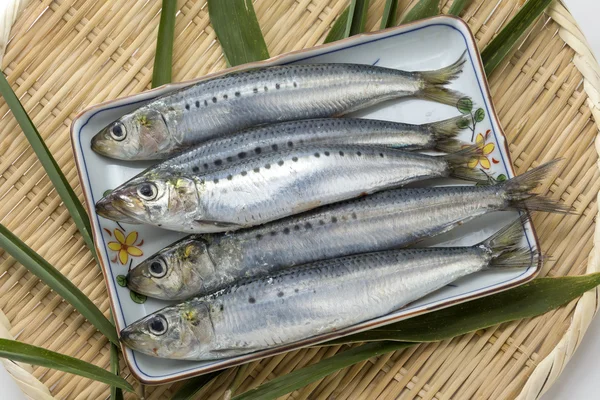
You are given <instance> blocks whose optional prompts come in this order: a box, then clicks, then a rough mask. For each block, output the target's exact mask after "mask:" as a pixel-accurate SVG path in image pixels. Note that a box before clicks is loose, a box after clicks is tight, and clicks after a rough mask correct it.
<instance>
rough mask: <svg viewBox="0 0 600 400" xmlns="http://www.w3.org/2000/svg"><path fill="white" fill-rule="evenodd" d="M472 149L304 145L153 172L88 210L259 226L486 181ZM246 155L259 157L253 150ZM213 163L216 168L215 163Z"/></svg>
mask: <svg viewBox="0 0 600 400" xmlns="http://www.w3.org/2000/svg"><path fill="white" fill-rule="evenodd" d="M477 152H478V148H477V147H476V146H473V147H469V148H467V149H465V150H461V151H460V152H457V153H452V154H448V155H445V156H438V157H435V156H430V155H424V154H418V153H409V152H405V151H400V150H396V149H390V148H384V147H378V146H350V145H325V144H323V145H310V146H305V147H299V148H296V147H292V148H286V149H282V150H278V151H273V152H270V153H267V154H254V156H252V157H244V158H242V159H240V160H238V161H236V162H232V163H228V164H225V165H223V166H222V168H220V169H216V170H212V171H208V172H206V173H202V172H200V173H198V174H196V175H194V176H189V175H173V174H159V176H157V177H147V178H146V179H145V180H144V181H143V182H141V183H138V182H136V183H135V184H132V185H128V186H123V187H120V188H119V189H115V190H113V191H112V192H111V193H110V194H109V195H107V196H106V197H104V198H103V199H101V200H100V201H99V202H98V203H97V204H96V211H97V212H98V214H99V215H102V216H106V217H109V215H108V214H107V213H105V212H104V210H105V209H106V208H110V209H111V210H112V209H116V210H118V211H120V212H122V213H123V214H125V215H127V216H128V217H130V218H133V219H135V220H137V221H139V222H144V223H149V224H153V225H156V226H159V227H163V228H166V229H172V230H176V231H180V232H190V233H205V232H223V231H230V230H236V229H240V228H245V227H250V226H254V225H260V224H263V223H265V222H269V221H273V220H275V219H279V218H283V217H286V216H289V215H292V214H298V213H301V212H303V211H307V210H310V209H313V208H316V207H318V206H321V205H326V204H330V203H334V202H337V201H342V200H346V199H350V198H353V197H358V196H361V195H366V194H369V193H373V192H376V191H380V190H383V189H386V188H391V187H397V186H402V185H405V184H407V183H410V182H414V181H418V180H423V179H429V178H439V177H448V176H453V177H458V178H464V179H468V180H474V181H477V180H484V181H486V180H487V177H486V176H485V175H484V174H483V173H482V172H481V171H478V170H474V169H471V168H468V167H467V166H466V162H467V161H468V160H470V159H472V158H473V157H474V156H475V155H477V154H478V153H477ZM254 153H261V150H260V148H257V149H256V151H255V152H254ZM214 164H215V165H217V166H220V165H222V164H224V162H223V160H220V159H219V160H216V161H215V162H214Z"/></svg>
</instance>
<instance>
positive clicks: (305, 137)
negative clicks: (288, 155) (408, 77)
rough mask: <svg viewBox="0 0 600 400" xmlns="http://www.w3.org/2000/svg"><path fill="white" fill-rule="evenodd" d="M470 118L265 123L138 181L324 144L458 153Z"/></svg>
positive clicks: (210, 143)
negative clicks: (413, 121) (415, 122)
mask: <svg viewBox="0 0 600 400" xmlns="http://www.w3.org/2000/svg"><path fill="white" fill-rule="evenodd" d="M470 119H471V116H470V115H461V116H458V117H454V118H450V119H446V120H442V121H438V122H432V123H428V124H423V125H411V124H403V123H400V122H392V121H380V120H373V119H363V118H319V119H308V120H300V121H289V122H281V123H278V124H272V125H264V126H259V127H254V128H249V129H246V130H244V131H241V132H238V133H236V134H233V135H230V136H224V137H222V138H216V139H212V140H209V141H207V142H204V143H201V144H199V145H196V146H194V147H192V148H191V149H189V150H187V151H185V152H183V153H181V154H178V155H176V156H174V157H172V158H169V159H167V160H165V161H162V162H160V163H158V164H156V165H153V166H152V167H150V168H148V169H147V170H145V171H143V172H142V173H140V174H139V175H137V176H136V177H135V178H133V180H135V181H140V180H142V179H143V178H144V177H147V176H150V177H152V176H159V175H160V174H163V173H169V174H184V175H192V174H196V173H198V172H203V173H204V172H207V171H211V170H214V169H219V168H220V166H221V165H223V164H225V165H226V164H229V163H232V162H236V161H239V160H240V159H242V158H245V157H247V156H248V155H252V154H255V153H256V152H257V151H258V152H260V153H262V154H266V153H269V152H271V151H277V150H279V149H285V148H292V147H294V146H305V145H309V144H318V143H327V144H351V145H376V146H384V147H392V148H396V149H403V150H429V149H431V150H439V151H443V152H447V153H452V152H456V151H458V150H460V149H461V147H462V146H463V145H464V143H463V142H460V141H459V140H457V139H456V138H455V137H456V135H457V134H458V133H459V132H460V130H461V129H463V128H465V127H466V126H468V123H469V121H470ZM257 149H258V150H257ZM131 182H132V181H129V182H127V183H125V185H128V184H130V183H131Z"/></svg>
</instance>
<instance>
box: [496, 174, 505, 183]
mask: <svg viewBox="0 0 600 400" xmlns="http://www.w3.org/2000/svg"><path fill="white" fill-rule="evenodd" d="M505 180H506V175H504V174H500V175H498V177H497V178H496V181H497V182H504V181H505Z"/></svg>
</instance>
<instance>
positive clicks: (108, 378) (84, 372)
mask: <svg viewBox="0 0 600 400" xmlns="http://www.w3.org/2000/svg"><path fill="white" fill-rule="evenodd" d="M0 357H2V358H8V359H10V360H14V361H20V362H24V363H27V364H33V365H39V366H42V367H47V368H52V369H56V370H59V371H63V372H68V373H70V374H75V375H79V376H83V377H86V378H89V379H93V380H95V381H98V382H103V383H106V384H108V385H112V386H116V387H118V388H121V389H124V390H127V391H129V392H133V387H131V385H130V384H129V383H128V382H127V381H126V380H125V379H123V378H121V377H119V376H117V375H115V374H112V373H110V372H108V371H106V370H104V369H102V368H100V367H97V366H95V365H93V364H90V363H87V362H85V361H81V360H78V359H76V358H73V357H69V356H66V355H64V354H60V353H55V352H54V351H50V350H46V349H44V348H41V347H37V346H32V345H29V344H25V343H21V342H17V341H16V340H8V339H0Z"/></svg>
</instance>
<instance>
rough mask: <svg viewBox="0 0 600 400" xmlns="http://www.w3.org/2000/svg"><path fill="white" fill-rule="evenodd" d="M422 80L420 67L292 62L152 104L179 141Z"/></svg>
mask: <svg viewBox="0 0 600 400" xmlns="http://www.w3.org/2000/svg"><path fill="white" fill-rule="evenodd" d="M422 85H423V82H422V79H421V78H420V75H419V74H418V73H411V72H405V71H398V70H394V69H388V68H382V67H374V66H370V65H355V64H312V65H288V66H277V67H270V68H265V69H257V70H250V71H244V72H240V73H233V74H229V75H226V76H222V77H219V78H215V79H210V80H207V81H203V82H199V83H197V84H195V85H192V86H190V87H187V88H184V89H181V90H179V91H177V92H175V93H172V94H169V95H167V96H164V97H161V98H159V99H157V100H156V101H154V102H153V103H150V104H149V107H150V108H153V109H156V110H157V111H159V112H161V114H163V116H164V118H165V121H166V123H167V127H168V129H169V131H170V132H171V134H172V135H173V137H174V138H175V139H176V141H177V142H178V143H179V144H180V145H189V144H192V143H198V142H200V141H204V140H208V139H212V138H214V137H217V136H219V135H221V134H224V133H228V132H235V131H239V130H241V129H244V128H247V127H250V126H253V125H257V124H265V123H273V122H278V121H287V120H293V119H306V118H320V117H328V116H334V115H341V114H346V113H348V112H351V111H353V110H356V109H358V108H363V107H366V106H368V105H370V104H374V103H378V102H381V101H385V100H387V99H392V98H397V97H401V96H402V95H412V94H416V93H417V92H419V91H420V90H421V89H422ZM315 89H318V90H315Z"/></svg>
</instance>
